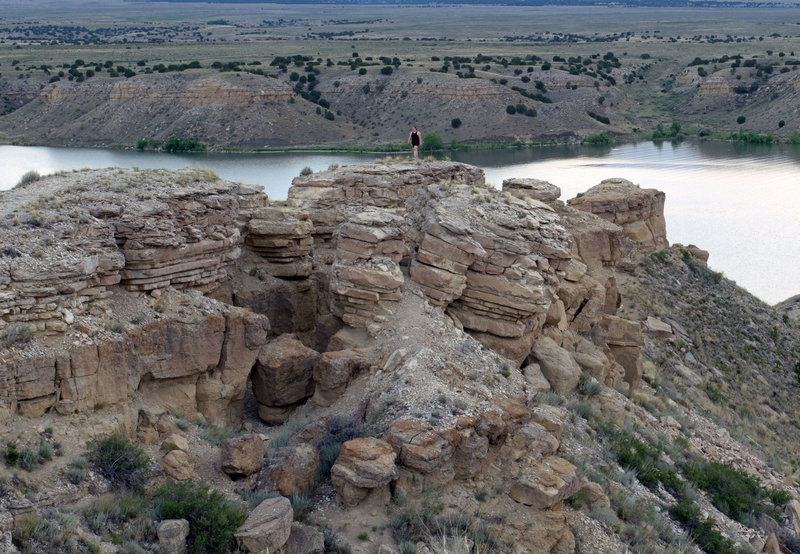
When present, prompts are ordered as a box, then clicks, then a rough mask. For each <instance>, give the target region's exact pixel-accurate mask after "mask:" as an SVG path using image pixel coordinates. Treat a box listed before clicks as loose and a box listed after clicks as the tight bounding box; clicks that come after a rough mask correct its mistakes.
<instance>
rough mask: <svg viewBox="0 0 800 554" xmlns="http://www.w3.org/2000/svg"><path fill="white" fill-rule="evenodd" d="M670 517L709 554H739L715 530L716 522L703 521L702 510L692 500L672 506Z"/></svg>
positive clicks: (730, 543)
mask: <svg viewBox="0 0 800 554" xmlns="http://www.w3.org/2000/svg"><path fill="white" fill-rule="evenodd" d="M669 515H670V516H671V517H672V519H674V520H675V521H677V522H678V523H680V524H681V525H683V527H684V528H685V529H686V531H688V533H689V536H690V537H692V540H693V541H694V542H696V543H697V544H698V545H699V546H700V548H702V549H703V550H705V551H706V552H708V553H709V554H737V550H736V548H735V547H734V544H733V543H732V542H731V541H730V540H728V539H726V538H725V537H724V536H722V534H721V533H720V532H719V531H717V530H716V529H715V528H714V520H712V519H705V520H704V519H702V515H701V513H700V508H698V507H697V505H695V504H694V503H693V502H691V501H690V500H686V499H684V500H681V501H680V502H679V503H678V504H676V505H674V506H670V508H669Z"/></svg>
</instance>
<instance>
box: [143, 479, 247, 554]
mask: <svg viewBox="0 0 800 554" xmlns="http://www.w3.org/2000/svg"><path fill="white" fill-rule="evenodd" d="M154 502H155V506H156V509H155V511H156V514H157V515H158V517H159V518H160V519H185V520H187V521H188V522H189V537H188V538H187V547H188V548H187V551H188V552H190V553H198V554H199V553H204V554H223V553H225V552H231V551H232V550H233V542H234V537H233V534H234V533H235V532H236V530H237V529H238V528H239V527H240V526H241V525H242V524H243V523H244V522H245V520H246V519H247V513H246V512H245V511H244V509H242V508H240V507H239V506H237V505H236V504H234V503H232V502H230V501H228V500H226V499H225V497H224V496H223V495H222V493H221V492H219V491H217V490H211V491H210V490H209V487H208V485H205V484H203V483H196V482H191V481H184V482H177V483H167V484H164V485H162V486H161V487H160V488H159V489H158V491H156V495H155V499H154Z"/></svg>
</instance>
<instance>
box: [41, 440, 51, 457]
mask: <svg viewBox="0 0 800 554" xmlns="http://www.w3.org/2000/svg"><path fill="white" fill-rule="evenodd" d="M52 458H53V445H52V444H50V443H49V442H47V441H42V442H40V443H39V459H40V460H50V459H52Z"/></svg>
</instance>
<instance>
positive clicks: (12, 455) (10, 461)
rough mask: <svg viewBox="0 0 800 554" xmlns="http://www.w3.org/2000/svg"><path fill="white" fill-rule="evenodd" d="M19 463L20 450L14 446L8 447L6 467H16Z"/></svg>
mask: <svg viewBox="0 0 800 554" xmlns="http://www.w3.org/2000/svg"><path fill="white" fill-rule="evenodd" d="M18 461H19V450H17V449H16V448H14V447H13V446H8V447H6V465H9V466H15V465H17V462H18Z"/></svg>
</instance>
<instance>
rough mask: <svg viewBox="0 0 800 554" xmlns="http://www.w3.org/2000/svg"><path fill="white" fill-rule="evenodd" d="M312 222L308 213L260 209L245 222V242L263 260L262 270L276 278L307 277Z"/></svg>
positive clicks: (276, 208)
mask: <svg viewBox="0 0 800 554" xmlns="http://www.w3.org/2000/svg"><path fill="white" fill-rule="evenodd" d="M313 231H314V225H313V224H312V223H311V221H310V220H309V218H308V215H307V214H306V213H304V212H301V211H299V210H294V209H290V208H280V207H275V208H271V207H270V208H261V209H258V210H255V211H254V212H253V213H252V216H251V219H250V221H249V222H248V224H247V238H246V243H247V246H248V247H249V248H250V250H251V251H253V252H255V253H256V254H258V255H259V256H260V257H261V258H263V259H264V263H263V268H264V270H265V271H266V272H267V273H268V274H270V275H273V276H275V277H308V276H309V275H310V274H311V267H312V263H311V255H310V253H311V245H312V244H313V243H314V239H313V238H312V233H313Z"/></svg>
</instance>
